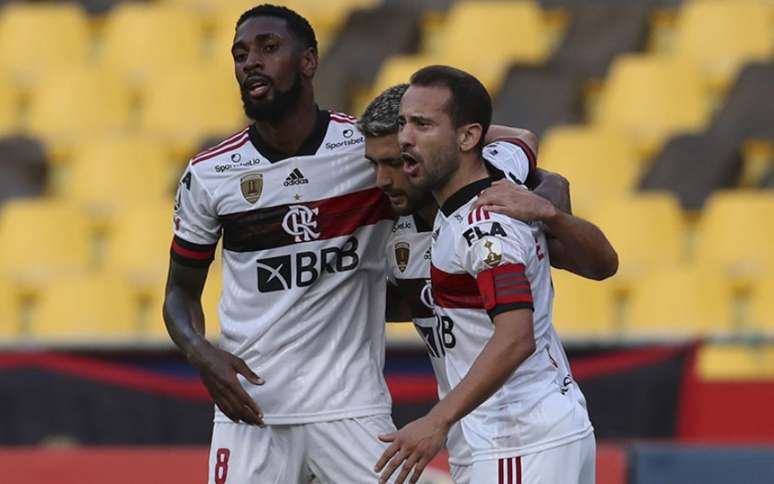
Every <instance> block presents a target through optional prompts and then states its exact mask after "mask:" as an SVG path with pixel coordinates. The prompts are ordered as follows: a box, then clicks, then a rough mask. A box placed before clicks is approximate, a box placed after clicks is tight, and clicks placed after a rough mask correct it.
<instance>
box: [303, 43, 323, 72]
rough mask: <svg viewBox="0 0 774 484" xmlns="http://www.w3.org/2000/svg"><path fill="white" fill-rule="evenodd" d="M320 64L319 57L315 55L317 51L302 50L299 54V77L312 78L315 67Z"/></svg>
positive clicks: (311, 49) (310, 49)
mask: <svg viewBox="0 0 774 484" xmlns="http://www.w3.org/2000/svg"><path fill="white" fill-rule="evenodd" d="M319 63H320V57H319V56H318V55H317V49H313V48H311V47H310V48H308V49H304V51H303V52H302V53H301V75H302V76H304V77H307V78H312V77H314V73H315V72H317V66H318V64H319Z"/></svg>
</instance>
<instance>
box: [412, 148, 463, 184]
mask: <svg viewBox="0 0 774 484" xmlns="http://www.w3.org/2000/svg"><path fill="white" fill-rule="evenodd" d="M420 163H421V165H422V166H421V171H422V172H423V173H422V175H421V176H419V177H417V178H414V179H410V180H409V182H410V183H411V186H413V187H414V188H416V189H418V190H420V191H422V192H428V193H429V192H431V191H433V190H437V189H439V188H441V187H443V186H444V185H446V183H448V182H449V180H450V179H451V177H452V175H454V172H455V171H457V168H459V166H460V161H459V153H458V152H457V149H456V147H455V146H454V145H452V144H450V145H448V146H447V147H445V148H444V149H438V150H434V151H433V154H432V155H431V156H430V159H428V160H424V161H422V162H420Z"/></svg>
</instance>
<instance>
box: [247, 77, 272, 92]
mask: <svg viewBox="0 0 774 484" xmlns="http://www.w3.org/2000/svg"><path fill="white" fill-rule="evenodd" d="M272 82H273V81H272V79H271V77H269V76H267V75H265V74H251V75H249V76H247V77H246V78H245V80H244V81H242V87H243V88H245V89H248V88H249V87H250V86H252V85H255V84H267V85H268V84H272Z"/></svg>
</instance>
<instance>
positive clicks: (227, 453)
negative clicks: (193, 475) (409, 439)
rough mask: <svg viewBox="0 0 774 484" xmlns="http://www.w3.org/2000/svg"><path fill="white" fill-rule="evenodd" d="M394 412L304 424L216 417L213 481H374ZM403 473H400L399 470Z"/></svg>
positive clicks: (241, 483)
mask: <svg viewBox="0 0 774 484" xmlns="http://www.w3.org/2000/svg"><path fill="white" fill-rule="evenodd" d="M391 432H395V425H394V424H393V423H392V418H390V416H389V415H378V416H371V417H360V418H351V419H342V420H334V421H332V422H317V423H308V424H298V425H267V426H265V427H263V428H260V427H256V426H255V425H247V424H237V423H233V422H215V424H214V427H213V431H212V445H211V447H210V463H209V472H208V474H209V480H208V482H209V484H258V483H260V484H308V483H309V482H310V481H311V480H312V479H313V478H314V479H315V481H314V482H316V483H320V484H341V483H352V484H360V483H363V484H374V483H375V482H377V481H378V479H379V475H378V474H377V473H376V472H374V465H376V461H378V460H379V457H381V455H382V452H384V450H385V449H386V448H387V446H388V444H386V443H384V442H382V441H380V440H379V439H378V438H377V437H378V436H379V435H383V434H388V433H391ZM395 476H397V473H396V474H395Z"/></svg>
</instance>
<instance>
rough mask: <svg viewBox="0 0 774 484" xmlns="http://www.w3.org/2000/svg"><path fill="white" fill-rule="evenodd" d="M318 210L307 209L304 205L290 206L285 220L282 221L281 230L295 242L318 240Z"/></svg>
mask: <svg viewBox="0 0 774 484" xmlns="http://www.w3.org/2000/svg"><path fill="white" fill-rule="evenodd" d="M319 213H320V209H319V208H309V207H307V206H306V205H291V206H290V207H289V210H288V213H286V214H285V218H283V219H282V228H283V229H285V232H287V233H288V234H290V235H292V236H293V240H295V241H296V242H309V241H310V240H317V239H319V238H320V232H319V231H318V229H317V215H319Z"/></svg>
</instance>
